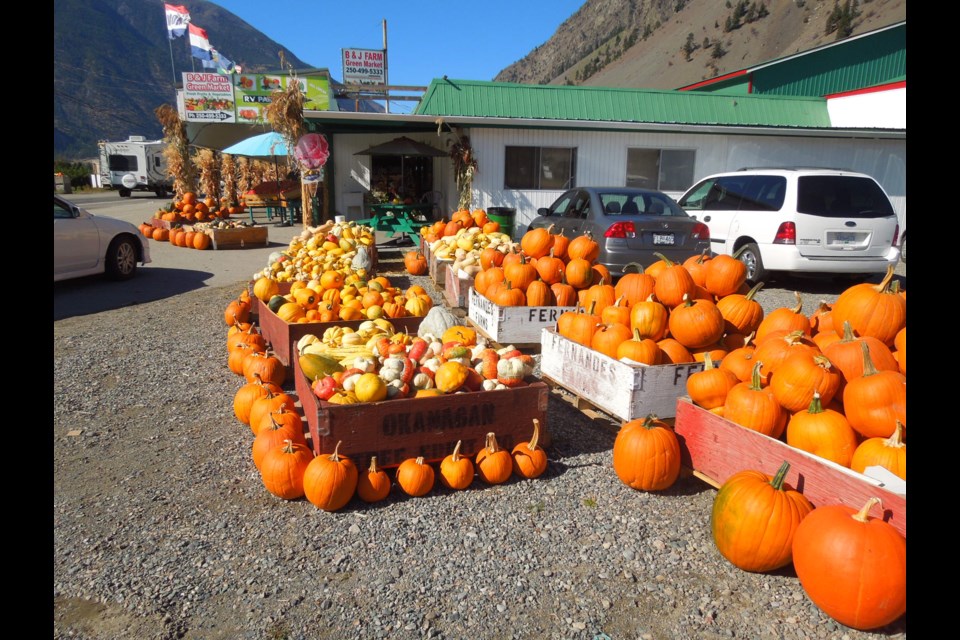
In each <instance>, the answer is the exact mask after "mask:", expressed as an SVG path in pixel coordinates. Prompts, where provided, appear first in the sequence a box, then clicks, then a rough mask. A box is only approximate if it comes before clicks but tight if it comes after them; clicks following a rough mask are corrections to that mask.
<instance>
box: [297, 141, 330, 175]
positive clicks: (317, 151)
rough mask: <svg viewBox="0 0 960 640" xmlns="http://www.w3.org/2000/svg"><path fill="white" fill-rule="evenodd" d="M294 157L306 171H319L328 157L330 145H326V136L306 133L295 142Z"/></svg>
mask: <svg viewBox="0 0 960 640" xmlns="http://www.w3.org/2000/svg"><path fill="white" fill-rule="evenodd" d="M294 155H295V156H296V158H297V160H298V161H299V162H300V164H302V165H303V166H304V167H306V168H307V169H319V168H320V167H322V166H323V165H325V164H326V163H327V158H328V157H330V145H328V144H327V138H326V136H323V135H321V134H319V133H308V134H306V135H304V136H302V137H301V138H300V140H298V141H297V146H296V148H295V149H294Z"/></svg>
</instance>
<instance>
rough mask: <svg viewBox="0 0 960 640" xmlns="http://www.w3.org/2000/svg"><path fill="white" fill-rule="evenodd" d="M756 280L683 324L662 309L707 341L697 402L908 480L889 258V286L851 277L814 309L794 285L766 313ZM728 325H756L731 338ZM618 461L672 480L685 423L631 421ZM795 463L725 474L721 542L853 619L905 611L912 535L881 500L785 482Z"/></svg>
mask: <svg viewBox="0 0 960 640" xmlns="http://www.w3.org/2000/svg"><path fill="white" fill-rule="evenodd" d="M718 258H719V257H718ZM718 258H713V259H712V260H716V259H718ZM704 262H705V261H704ZM733 284H734V282H733V281H731V286H732V285H733ZM759 287H760V285H759V284H758V285H757V287H754V288H753V289H751V290H749V291H747V292H746V293H735V294H727V296H725V297H723V298H720V299H719V300H718V301H716V302H710V301H707V300H705V299H700V298H698V299H696V302H695V307H694V308H696V307H702V308H701V309H700V310H699V311H700V313H698V314H695V315H692V316H690V317H688V318H685V320H684V323H683V326H681V325H680V324H677V323H675V322H671V321H670V319H669V318H674V317H676V316H674V314H675V313H676V309H672V310H671V311H670V313H669V314H667V315H668V319H667V320H666V322H665V324H663V323H664V321H662V320H661V326H665V327H666V330H667V331H668V332H669V333H670V334H671V335H673V336H677V335H686V334H687V333H689V334H691V335H700V336H702V337H701V339H700V340H699V341H700V342H703V343H705V344H704V346H702V347H700V348H701V349H703V351H702V357H703V361H704V364H705V366H704V370H703V371H701V372H697V373H694V374H691V375H690V377H689V378H688V380H687V392H688V395H689V396H690V398H691V400H692V401H693V402H694V403H695V404H697V405H699V406H701V407H703V408H704V409H706V410H709V411H711V412H713V413H716V414H718V415H721V416H723V417H724V418H726V419H728V420H730V421H732V422H735V423H737V424H739V425H740V426H743V427H745V428H748V429H752V430H755V431H758V432H760V433H764V434H765V435H768V436H770V437H773V438H781V439H785V440H786V442H787V444H788V445H791V446H794V447H797V448H799V449H802V450H804V451H807V452H809V453H811V454H813V455H817V456H820V457H822V458H824V459H827V460H830V461H831V462H834V463H836V464H839V465H842V466H845V467H848V468H851V469H853V470H854V471H858V472H863V471H864V469H865V468H866V467H869V466H881V467H883V468H885V469H887V470H888V471H890V472H891V473H893V474H895V475H896V476H899V477H900V478H902V479H903V480H906V444H905V427H906V292H904V291H900V290H899V288H898V285H897V284H896V282H894V281H893V269H892V268H891V269H889V270H888V272H887V274H886V276H885V277H884V278H883V280H882V281H881V282H880V283H879V284H870V283H862V284H856V285H853V286H851V287H849V288H847V289H846V290H844V291H843V292H841V294H840V295H839V296H838V298H837V300H836V301H835V302H834V303H833V304H832V305H829V304H827V303H826V302H821V303H820V305H819V306H818V308H817V309H816V310H815V311H813V312H812V313H809V314H805V313H803V309H802V300H801V299H800V296H799V294H798V295H797V305H796V306H795V307H792V308H780V309H775V310H774V311H772V312H770V313H769V314H766V315H765V314H764V312H763V309H762V307H760V305H759V304H757V303H756V302H755V301H754V300H753V299H752V297H753V295H754V294H755V293H756V291H757V290H759ZM655 297H657V298H658V297H659V296H655ZM684 298H685V302H684V304H689V298H688V297H687V296H684ZM725 300H726V301H727V302H726V303H724V301H725ZM647 301H650V299H649V298H648V299H647ZM718 306H719V307H720V309H719V311H718V310H716V309H715V307H718ZM659 316H663V313H662V312H661V313H660V314H659ZM637 324H638V325H639V324H640V323H637ZM718 324H719V326H723V327H725V329H724V330H723V332H721V330H720V329H719V328H718ZM635 328H636V327H635ZM708 328H709V331H708ZM727 335H735V336H738V338H737V340H740V339H741V337H742V336H746V337H745V338H743V340H742V342H741V344H740V346H738V347H736V348H731V349H728V348H726V346H725V345H724V343H723V342H724V340H723V339H724V337H725V336H727ZM708 337H709V338H710V340H708V339H707V338H708ZM707 343H709V344H707ZM733 344H735V342H734V343H733ZM730 346H733V345H732V344H731V345H730ZM715 362H716V364H715ZM613 466H614V470H615V472H616V474H617V476H618V477H619V478H620V480H621V481H622V482H624V483H625V484H627V485H628V486H631V487H633V488H635V489H638V490H644V491H660V490H663V489H667V488H669V487H670V486H672V485H673V483H674V482H675V481H676V479H677V478H678V477H679V472H680V446H679V442H678V440H677V437H676V434H675V433H674V431H673V430H672V428H670V427H669V426H668V425H667V424H665V423H664V422H662V421H661V420H659V419H657V417H656V416H652V415H651V416H647V417H646V418H644V419H638V420H632V421H629V422H626V423H624V424H623V425H622V427H621V429H620V431H619V432H618V435H617V438H616V440H615V443H614V448H613ZM788 470H789V463H788V462H786V461H784V463H783V464H782V465H781V467H780V468H779V469H777V470H755V469H748V470H742V471H740V472H738V473H735V474H733V475H732V476H730V477H729V478H728V479H727V480H726V481H725V482H724V483H723V485H722V486H721V487H720V489H719V491H718V492H717V495H716V497H715V499H714V503H713V508H712V512H711V529H712V535H713V540H714V543H715V544H716V546H717V549H718V551H719V552H720V554H721V555H722V556H723V557H724V558H726V559H727V560H728V561H729V562H731V563H732V564H733V565H734V566H736V567H738V568H740V569H743V570H745V571H751V572H769V571H775V570H778V569H781V568H783V567H786V566H789V565H792V566H793V568H794V570H795V571H796V574H797V577H798V579H799V581H800V584H801V587H802V588H803V590H804V592H805V593H806V595H807V596H808V597H809V598H810V600H811V601H812V602H813V603H814V604H816V605H817V606H818V607H819V608H820V609H821V610H822V611H823V612H824V613H826V614H827V615H829V616H830V617H832V618H833V619H835V620H837V621H838V622H840V623H842V624H844V625H847V626H849V627H851V628H855V629H860V630H872V629H878V628H880V627H883V626H885V625H888V624H890V623H892V622H894V621H896V620H897V619H899V618H900V617H901V616H902V615H904V614H905V613H906V538H905V537H904V536H903V535H902V534H901V533H900V532H899V531H897V529H896V528H895V527H894V526H893V525H891V524H890V523H888V522H886V521H884V520H883V517H882V505H881V504H880V501H879V499H877V498H871V499H869V500H867V501H866V502H865V503H864V504H863V505H862V506H861V507H860V508H858V509H857V508H852V507H849V506H846V505H840V504H822V505H813V504H812V503H810V501H809V500H808V499H807V498H806V497H805V496H804V495H803V494H802V493H800V492H799V491H797V490H795V489H794V488H793V487H790V486H788V485H786V484H785V482H784V478H785V477H786V474H787V472H788ZM878 506H879V507H880V509H879V510H877V507H878ZM871 512H874V514H875V515H871Z"/></svg>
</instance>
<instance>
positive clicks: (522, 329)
mask: <svg viewBox="0 0 960 640" xmlns="http://www.w3.org/2000/svg"><path fill="white" fill-rule="evenodd" d="M467 304H468V305H469V307H468V309H467V319H468V320H469V321H470V324H472V325H473V326H474V327H475V328H476V329H477V331H478V332H479V333H480V334H481V335H483V336H484V337H486V338H487V339H489V340H493V341H494V342H498V343H500V344H504V345H506V344H513V345H516V346H521V345H530V346H534V347H539V346H540V331H541V329H543V328H544V327H555V326H556V325H557V319H558V318H559V317H560V314H561V313H563V312H565V311H573V310H574V309H575V308H576V307H501V306H500V305H498V304H495V303H493V302H491V301H490V300H489V299H488V298H486V297H484V296H482V295H480V294H479V293H477V290H476V289H474V288H473V286H471V287H470V289H469V291H468V300H467Z"/></svg>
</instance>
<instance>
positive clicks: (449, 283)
mask: <svg viewBox="0 0 960 640" xmlns="http://www.w3.org/2000/svg"><path fill="white" fill-rule="evenodd" d="M452 265H453V263H450V264H449V265H447V266H446V267H445V268H446V270H447V274H446V276H444V280H443V282H444V284H443V297H444V300H446V302H447V305H448V306H451V307H463V308H464V309H466V308H467V292H468V291H469V290H470V287H472V286H473V278H469V277H467V278H463V277H461V276H459V275H458V274H456V273H454V272H453V266H452Z"/></svg>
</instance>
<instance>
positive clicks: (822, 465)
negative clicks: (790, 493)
mask: <svg viewBox="0 0 960 640" xmlns="http://www.w3.org/2000/svg"><path fill="white" fill-rule="evenodd" d="M674 430H675V431H676V434H677V438H678V439H679V440H680V452H681V457H682V462H683V464H684V466H687V467H689V468H691V469H693V470H694V472H695V473H696V474H697V475H698V476H700V477H702V478H703V479H704V480H706V481H707V482H709V483H710V484H712V485H714V486H716V487H719V486H721V485H723V483H724V482H726V480H727V478H729V477H730V476H731V475H733V474H734V473H738V472H740V471H746V470H754V471H761V472H763V473H766V474H768V475H770V476H773V475H774V474H775V473H776V472H777V469H779V468H780V465H781V464H783V462H784V461H787V462H789V463H790V470H789V471H788V472H787V477H786V482H787V484H789V485H790V486H791V487H793V488H794V489H796V490H798V491H800V492H801V493H802V494H803V495H804V496H806V497H807V499H808V500H810V502H812V503H813V505H814V506H815V507H817V506H823V505H828V504H843V505H846V506H848V507H852V508H853V509H856V510H859V509H861V508H862V507H863V505H865V504H866V503H867V500H869V499H870V498H872V497H877V498H880V501H881V503H882V506H883V514H884V516H883V517H884V519H885V520H886V521H887V522H889V523H890V524H891V525H893V526H894V528H896V529H897V531H899V532H900V533H902V534H903V535H904V536H906V535H907V495H906V489H905V486H906V483H903V485H902V488H903V491H902V492H899V491H894V490H892V489H891V488H888V486H892V485H885V484H884V482H883V481H881V480H878V479H876V478H871V477H869V476H866V475H864V474H861V473H857V472H855V471H852V470H850V469H847V468H846V467H843V466H841V465H839V464H836V463H835V462H831V461H830V460H826V459H824V458H820V457H819V456H815V455H813V454H810V453H807V452H806V451H802V450H800V449H796V448H794V447H791V446H790V445H788V444H786V443H785V442H782V441H780V440H775V439H774V438H771V437H770V436H765V435H763V434H762V433H759V432H757V431H753V430H751V429H746V428H744V427H741V426H740V425H738V424H736V423H734V422H731V421H730V420H726V419H724V418H721V417H720V416H718V415H716V414H713V413H710V412H709V411H707V410H706V409H704V408H703V407H699V406H697V405H695V404H694V403H693V401H691V400H690V398H689V396H684V397H681V398H678V399H677V409H676V419H675V420H674ZM879 514H880V510H879V507H874V509H873V511H872V512H871V515H873V516H875V517H878V516H879Z"/></svg>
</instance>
